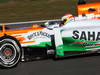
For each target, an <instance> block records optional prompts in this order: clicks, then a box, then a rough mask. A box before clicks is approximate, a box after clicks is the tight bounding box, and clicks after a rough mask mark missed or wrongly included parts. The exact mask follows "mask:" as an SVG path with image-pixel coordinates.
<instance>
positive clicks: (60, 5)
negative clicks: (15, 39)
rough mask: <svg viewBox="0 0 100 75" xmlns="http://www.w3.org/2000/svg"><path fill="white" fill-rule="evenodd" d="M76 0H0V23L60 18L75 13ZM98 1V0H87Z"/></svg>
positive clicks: (88, 0) (90, 0) (99, 0)
mask: <svg viewBox="0 0 100 75" xmlns="http://www.w3.org/2000/svg"><path fill="white" fill-rule="evenodd" d="M77 1H78V0H0V23H5V22H6V23H7V22H24V21H35V20H51V19H60V18H61V17H62V16H63V15H64V14H66V13H72V14H73V15H77V8H76V5H77ZM87 2H100V0H87Z"/></svg>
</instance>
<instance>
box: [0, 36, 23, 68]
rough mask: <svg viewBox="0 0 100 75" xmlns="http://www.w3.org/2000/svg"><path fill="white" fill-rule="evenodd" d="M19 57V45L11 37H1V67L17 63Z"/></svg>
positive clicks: (9, 66) (8, 66)
mask: <svg viewBox="0 0 100 75" xmlns="http://www.w3.org/2000/svg"><path fill="white" fill-rule="evenodd" d="M20 58H21V47H20V46H19V44H18V42H17V41H16V40H15V39H12V38H3V39H2V40H1V41H0V65H1V66H2V67H3V68H11V67H14V66H16V65H17V64H18V62H19V60H20Z"/></svg>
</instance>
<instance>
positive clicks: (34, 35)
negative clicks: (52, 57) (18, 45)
mask: <svg viewBox="0 0 100 75" xmlns="http://www.w3.org/2000/svg"><path fill="white" fill-rule="evenodd" d="M27 38H28V39H29V40H31V39H33V38H34V39H37V38H50V34H48V33H46V32H42V31H38V32H34V33H32V34H30V35H28V36H27Z"/></svg>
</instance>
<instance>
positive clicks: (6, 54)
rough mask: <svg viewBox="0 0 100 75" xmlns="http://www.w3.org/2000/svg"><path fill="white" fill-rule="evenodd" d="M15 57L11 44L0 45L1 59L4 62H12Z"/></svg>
mask: <svg viewBox="0 0 100 75" xmlns="http://www.w3.org/2000/svg"><path fill="white" fill-rule="evenodd" d="M15 57H16V49H15V47H14V46H13V45H12V44H4V45H2V47H1V59H2V62H3V63H4V64H12V63H13V61H14V59H15Z"/></svg>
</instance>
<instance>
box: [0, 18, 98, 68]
mask: <svg viewBox="0 0 100 75" xmlns="http://www.w3.org/2000/svg"><path fill="white" fill-rule="evenodd" d="M99 27H100V19H93V20H92V19H83V20H73V21H71V22H68V23H66V24H64V25H60V24H52V25H47V26H45V25H33V24H30V25H17V26H15V25H12V26H11V25H5V24H2V25H1V27H0V65H1V66H3V67H6V68H10V67H14V66H15V65H17V64H18V62H19V61H27V60H30V59H40V58H43V57H53V58H59V57H65V56H75V55H81V54H82V55H83V54H89V53H100V28H99Z"/></svg>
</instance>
